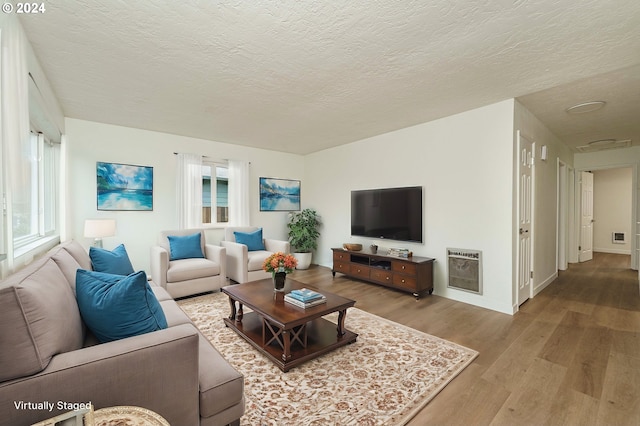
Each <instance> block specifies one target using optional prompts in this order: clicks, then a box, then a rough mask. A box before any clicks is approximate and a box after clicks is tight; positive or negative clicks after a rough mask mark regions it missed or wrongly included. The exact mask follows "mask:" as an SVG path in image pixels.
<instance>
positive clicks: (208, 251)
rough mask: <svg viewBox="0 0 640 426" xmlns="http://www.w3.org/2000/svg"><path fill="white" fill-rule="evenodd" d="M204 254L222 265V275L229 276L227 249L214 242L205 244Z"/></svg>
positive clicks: (223, 276)
mask: <svg viewBox="0 0 640 426" xmlns="http://www.w3.org/2000/svg"><path fill="white" fill-rule="evenodd" d="M204 256H205V257H206V258H207V259H209V260H213V261H215V262H217V263H218V264H219V265H220V275H221V276H222V278H223V279H224V278H227V249H226V248H225V247H220V246H216V245H213V244H205V246H204Z"/></svg>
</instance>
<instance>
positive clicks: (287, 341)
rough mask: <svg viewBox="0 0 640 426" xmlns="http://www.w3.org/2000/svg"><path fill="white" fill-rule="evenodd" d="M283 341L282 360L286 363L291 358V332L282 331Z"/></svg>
mask: <svg viewBox="0 0 640 426" xmlns="http://www.w3.org/2000/svg"><path fill="white" fill-rule="evenodd" d="M282 341H283V343H284V352H283V353H282V360H283V361H285V362H286V361H289V359H290V358H291V332H290V331H289V330H282Z"/></svg>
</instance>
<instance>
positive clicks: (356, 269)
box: [331, 248, 435, 298]
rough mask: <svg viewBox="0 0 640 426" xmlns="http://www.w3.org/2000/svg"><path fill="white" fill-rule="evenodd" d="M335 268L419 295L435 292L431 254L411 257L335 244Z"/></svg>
mask: <svg viewBox="0 0 640 426" xmlns="http://www.w3.org/2000/svg"><path fill="white" fill-rule="evenodd" d="M331 250H333V270H332V273H333V276H334V277H335V276H336V272H340V273H341V274H344V275H347V276H350V277H353V278H358V279H361V280H364V281H369V282H372V283H376V284H381V285H384V286H387V287H391V288H395V289H398V290H402V291H406V292H409V293H412V294H413V295H414V296H415V297H416V298H419V297H420V296H423V295H424V294H426V293H428V294H431V293H433V262H434V261H435V259H432V258H430V257H420V256H412V257H409V258H402V257H395V256H387V255H385V254H381V253H373V252H371V251H370V250H368V249H363V250H360V251H348V250H345V249H342V248H333V249H331Z"/></svg>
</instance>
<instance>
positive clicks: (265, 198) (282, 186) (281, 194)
mask: <svg viewBox="0 0 640 426" xmlns="http://www.w3.org/2000/svg"><path fill="white" fill-rule="evenodd" d="M298 210H300V181H299V180H290V179H276V178H265V177H261V178H260V211H266V212H280V211H287V212H289V211H298Z"/></svg>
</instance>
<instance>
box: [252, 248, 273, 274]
mask: <svg viewBox="0 0 640 426" xmlns="http://www.w3.org/2000/svg"><path fill="white" fill-rule="evenodd" d="M272 254H273V253H272V252H270V251H265V250H259V251H252V252H249V253H248V254H247V261H248V262H249V264H248V265H247V271H259V270H260V269H262V265H263V264H264V261H265V260H267V257H269V256H271V255H272Z"/></svg>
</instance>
